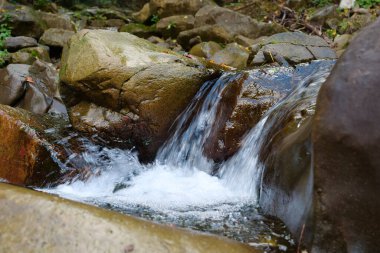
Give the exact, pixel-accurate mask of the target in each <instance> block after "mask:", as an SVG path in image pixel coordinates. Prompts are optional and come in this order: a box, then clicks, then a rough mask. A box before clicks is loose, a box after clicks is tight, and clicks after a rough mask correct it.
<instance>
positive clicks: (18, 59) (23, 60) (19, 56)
mask: <svg viewBox="0 0 380 253" xmlns="http://www.w3.org/2000/svg"><path fill="white" fill-rule="evenodd" d="M10 56H11V57H10V63H13V64H32V63H33V62H34V61H35V60H36V58H34V57H33V56H32V55H31V54H29V53H26V52H16V53H12V54H11V55H10Z"/></svg>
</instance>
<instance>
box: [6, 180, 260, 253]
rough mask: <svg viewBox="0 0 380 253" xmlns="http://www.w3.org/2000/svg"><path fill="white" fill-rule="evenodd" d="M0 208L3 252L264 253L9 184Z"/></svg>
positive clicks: (235, 243)
mask: <svg viewBox="0 0 380 253" xmlns="http://www.w3.org/2000/svg"><path fill="white" fill-rule="evenodd" d="M0 206H1V207H2V209H1V212H0V220H1V222H2V224H1V226H0V234H1V237H0V244H1V248H2V250H3V251H4V252H25V251H28V252H38V253H43V252H57V253H59V252H123V253H125V252H135V253H146V252H155V253H164V252H165V253H183V252H187V253H204V252H208V253H224V252H226V253H248V252H250V253H258V252H259V251H258V250H255V249H253V248H251V247H250V246H248V245H244V244H242V243H238V242H235V241H232V240H228V239H225V238H222V237H217V236H213V235H206V234H200V233H196V232H191V231H188V230H184V229H178V228H174V227H169V226H164V225H159V224H156V223H153V222H148V221H145V220H141V219H138V218H134V217H131V216H127V215H124V214H120V213H116V212H112V211H107V210H104V209H102V208H98V207H94V206H89V205H85V204H81V203H77V202H74V201H70V200H65V199H62V198H59V197H57V196H53V195H49V194H47V193H41V192H37V191H33V190H30V189H25V188H21V187H17V186H12V185H8V184H4V183H0ZM20 238H27V239H25V240H20ZM260 252H261V251H260Z"/></svg>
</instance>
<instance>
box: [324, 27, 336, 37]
mask: <svg viewBox="0 0 380 253" xmlns="http://www.w3.org/2000/svg"><path fill="white" fill-rule="evenodd" d="M326 35H327V37H329V38H330V39H334V38H335V37H336V35H337V32H336V30H335V29H327V30H326Z"/></svg>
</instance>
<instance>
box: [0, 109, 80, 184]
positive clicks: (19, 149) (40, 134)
mask: <svg viewBox="0 0 380 253" xmlns="http://www.w3.org/2000/svg"><path fill="white" fill-rule="evenodd" d="M68 124H69V123H68V121H66V120H64V119H63V118H55V117H51V116H48V115H44V116H42V115H40V116H37V115H33V114H31V113H29V112H27V111H24V110H22V109H18V108H17V109H16V108H12V107H9V106H6V105H0V132H1V133H2V134H1V138H0V145H1V147H2V148H1V150H0V178H3V179H5V180H7V181H8V182H10V183H13V184H19V185H28V186H37V187H42V186H47V185H50V184H54V183H57V182H59V181H61V180H63V178H64V177H65V175H66V174H67V173H69V172H70V171H71V170H75V169H81V168H83V167H81V166H85V164H86V163H85V162H84V160H83V158H82V159H79V156H77V157H76V156H74V157H76V159H74V158H73V159H69V157H70V155H72V154H73V153H74V151H73V150H70V144H69V143H67V145H64V146H62V145H59V144H58V143H56V142H57V141H60V140H62V135H60V134H59V132H60V131H61V130H62V129H64V128H65V127H67V125H68ZM74 143H77V141H75V140H74V142H73V144H74ZM74 145H76V144H74ZM71 166H73V167H71ZM61 182H62V181H61Z"/></svg>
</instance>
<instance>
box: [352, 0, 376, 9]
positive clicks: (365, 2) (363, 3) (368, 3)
mask: <svg viewBox="0 0 380 253" xmlns="http://www.w3.org/2000/svg"><path fill="white" fill-rule="evenodd" d="M356 4H357V5H359V7H361V8H371V7H373V6H376V5H379V4H380V0H356Z"/></svg>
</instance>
